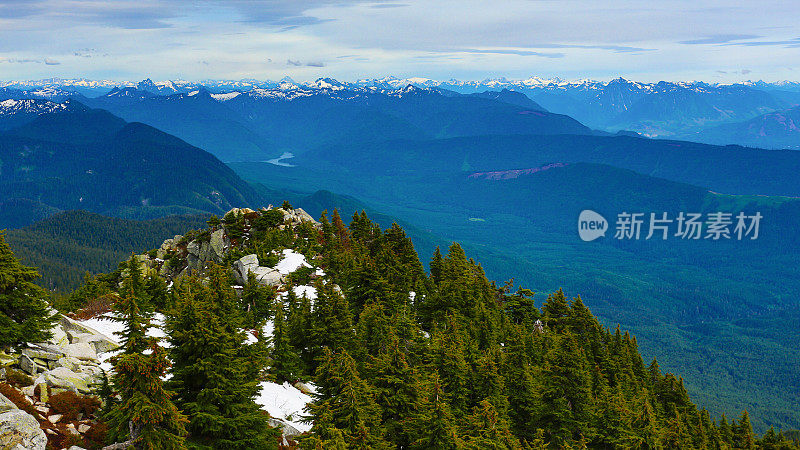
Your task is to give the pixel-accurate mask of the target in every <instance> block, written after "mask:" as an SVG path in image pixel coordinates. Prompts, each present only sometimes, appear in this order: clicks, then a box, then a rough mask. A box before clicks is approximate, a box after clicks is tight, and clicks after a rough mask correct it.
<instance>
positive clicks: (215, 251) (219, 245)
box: [209, 229, 225, 262]
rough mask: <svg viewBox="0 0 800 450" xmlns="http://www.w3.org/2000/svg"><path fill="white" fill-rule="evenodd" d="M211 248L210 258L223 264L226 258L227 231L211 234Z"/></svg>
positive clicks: (220, 230)
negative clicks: (223, 259)
mask: <svg viewBox="0 0 800 450" xmlns="http://www.w3.org/2000/svg"><path fill="white" fill-rule="evenodd" d="M209 246H210V254H209V258H210V259H211V260H212V261H214V262H221V261H222V258H223V257H224V256H225V230H222V229H219V230H217V231H215V232H213V233H211V241H210V242H209Z"/></svg>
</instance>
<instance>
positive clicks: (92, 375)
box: [0, 316, 119, 449]
mask: <svg viewBox="0 0 800 450" xmlns="http://www.w3.org/2000/svg"><path fill="white" fill-rule="evenodd" d="M118 347H119V345H118V344H117V343H116V342H114V341H113V340H112V339H111V338H110V337H108V336H105V335H104V334H102V333H100V332H98V331H96V330H94V329H92V328H90V327H87V326H86V325H83V324H81V323H79V322H76V321H74V320H72V319H70V318H69V317H66V316H62V317H61V321H60V323H59V324H58V325H56V326H55V328H53V338H52V339H51V340H50V342H41V343H37V344H30V346H29V348H25V349H23V350H22V351H21V352H20V354H19V356H18V358H17V360H16V362H17V366H18V367H19V368H20V369H22V370H23V371H24V372H26V373H27V374H29V375H30V376H32V377H33V378H34V379H35V381H34V384H33V386H32V387H31V388H32V389H33V388H35V387H37V386H39V387H40V389H39V392H41V393H43V394H42V395H45V396H46V393H47V389H46V387H50V388H51V390H52V391H54V392H59V391H65V390H70V391H73V392H77V393H81V394H88V393H90V392H92V389H93V388H95V387H98V386H99V385H101V384H102V381H103V378H102V373H103V371H102V370H101V369H100V362H99V361H98V358H97V354H98V353H104V352H108V351H111V350H114V349H116V348H118ZM3 448H5V447H0V449H3Z"/></svg>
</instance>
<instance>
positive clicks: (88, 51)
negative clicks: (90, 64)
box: [72, 48, 97, 58]
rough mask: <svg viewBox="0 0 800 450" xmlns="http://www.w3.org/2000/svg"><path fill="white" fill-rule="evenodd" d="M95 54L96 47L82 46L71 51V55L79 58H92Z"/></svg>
mask: <svg viewBox="0 0 800 450" xmlns="http://www.w3.org/2000/svg"><path fill="white" fill-rule="evenodd" d="M96 54H97V49H96V48H82V49H79V50H75V51H74V52H72V56H77V57H79V58H92V57H94V56H95V55H96Z"/></svg>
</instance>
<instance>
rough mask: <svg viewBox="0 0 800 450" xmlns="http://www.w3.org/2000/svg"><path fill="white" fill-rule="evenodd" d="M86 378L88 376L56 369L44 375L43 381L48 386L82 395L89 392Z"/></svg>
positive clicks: (60, 368) (64, 368)
mask: <svg viewBox="0 0 800 450" xmlns="http://www.w3.org/2000/svg"><path fill="white" fill-rule="evenodd" d="M88 378H89V376H88V375H86V374H82V373H75V372H73V371H71V370H69V369H67V368H66V367H57V368H55V369H53V370H51V371H49V372H45V373H44V379H45V381H46V382H47V385H48V386H53V387H57V388H62V389H66V390H71V391H77V392H82V393H88V392H90V389H89V382H88ZM37 381H38V380H37ZM37 384H38V383H37Z"/></svg>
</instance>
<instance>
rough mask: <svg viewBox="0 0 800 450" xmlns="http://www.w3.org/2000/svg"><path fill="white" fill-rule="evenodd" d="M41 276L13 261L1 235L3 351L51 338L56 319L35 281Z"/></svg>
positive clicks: (0, 340) (0, 329)
mask: <svg viewBox="0 0 800 450" xmlns="http://www.w3.org/2000/svg"><path fill="white" fill-rule="evenodd" d="M38 277H39V273H38V272H37V271H36V269H34V268H32V267H25V266H23V265H22V264H20V262H19V260H18V259H17V258H16V257H14V253H13V252H12V251H11V247H9V246H8V244H7V243H6V239H5V234H4V233H3V232H0V350H3V349H8V348H10V347H17V346H20V345H22V344H24V343H26V342H43V341H46V340H47V339H49V338H50V336H51V332H50V329H51V328H52V327H53V324H54V323H55V320H56V319H55V316H54V315H52V314H51V313H50V312H49V311H48V309H49V308H48V305H47V301H46V300H45V298H46V296H47V294H46V293H45V291H44V290H43V289H42V288H40V287H39V286H37V285H35V284H33V280H35V279H36V278H38Z"/></svg>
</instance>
